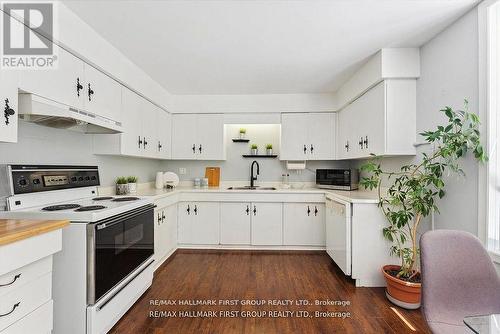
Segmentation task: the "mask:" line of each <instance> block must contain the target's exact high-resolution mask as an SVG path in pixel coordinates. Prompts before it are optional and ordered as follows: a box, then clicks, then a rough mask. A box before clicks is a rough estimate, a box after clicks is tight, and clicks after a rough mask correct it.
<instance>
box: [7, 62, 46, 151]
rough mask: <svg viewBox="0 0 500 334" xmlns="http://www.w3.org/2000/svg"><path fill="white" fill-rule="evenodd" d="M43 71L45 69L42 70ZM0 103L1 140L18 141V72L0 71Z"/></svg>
mask: <svg viewBox="0 0 500 334" xmlns="http://www.w3.org/2000/svg"><path fill="white" fill-rule="evenodd" d="M41 72H43V71H41ZM0 75H1V76H0V98H1V100H0V103H1V106H2V109H1V112H2V115H1V118H0V142H9V143H16V142H17V123H18V122H17V121H18V118H19V110H18V94H17V83H18V72H17V71H14V70H2V71H1V72H0Z"/></svg>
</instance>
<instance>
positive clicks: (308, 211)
mask: <svg viewBox="0 0 500 334" xmlns="http://www.w3.org/2000/svg"><path fill="white" fill-rule="evenodd" d="M307 215H308V216H310V215H311V208H310V207H309V205H308V206H307Z"/></svg>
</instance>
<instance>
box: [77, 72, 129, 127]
mask: <svg viewBox="0 0 500 334" xmlns="http://www.w3.org/2000/svg"><path fill="white" fill-rule="evenodd" d="M83 90H84V95H85V101H84V109H85V110H88V111H90V112H91V113H94V114H96V115H99V116H102V117H105V118H108V119H110V120H113V121H116V122H120V121H121V85H120V84H119V83H118V82H116V81H115V80H113V79H111V78H110V77H108V76H107V75H106V74H104V73H102V72H101V71H99V70H97V69H95V68H94V67H92V66H90V65H88V64H85V84H84V87H83Z"/></svg>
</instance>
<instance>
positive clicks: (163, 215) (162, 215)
mask: <svg viewBox="0 0 500 334" xmlns="http://www.w3.org/2000/svg"><path fill="white" fill-rule="evenodd" d="M164 220H165V213H164V212H163V211H162V212H161V223H162V224H163V221H164Z"/></svg>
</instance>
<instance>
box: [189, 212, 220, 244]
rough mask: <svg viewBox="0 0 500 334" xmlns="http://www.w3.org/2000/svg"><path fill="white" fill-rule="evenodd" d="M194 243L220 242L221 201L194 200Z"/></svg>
mask: <svg viewBox="0 0 500 334" xmlns="http://www.w3.org/2000/svg"><path fill="white" fill-rule="evenodd" d="M192 205H193V215H192V216H193V225H192V229H193V230H192V231H193V236H192V239H191V240H192V243H194V244H203V245H218V244H219V226H220V216H219V210H220V209H219V203H214V202H194V203H192Z"/></svg>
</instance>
